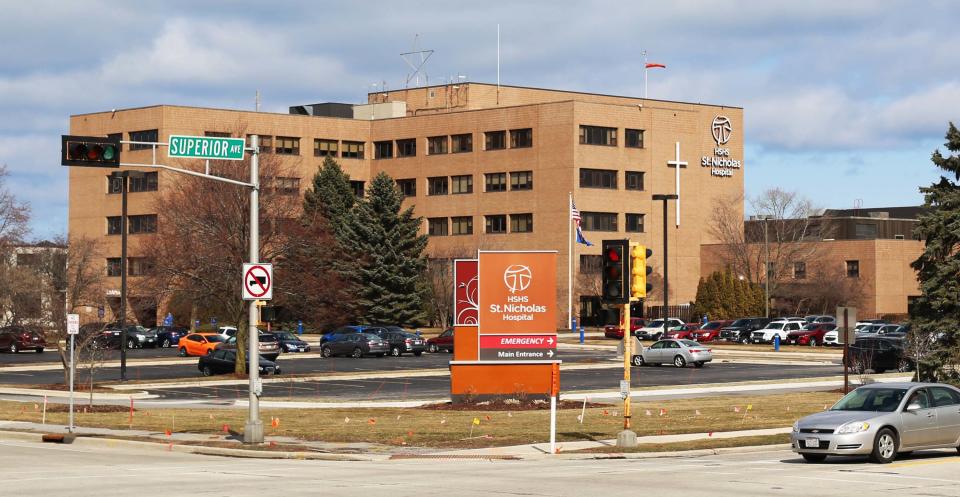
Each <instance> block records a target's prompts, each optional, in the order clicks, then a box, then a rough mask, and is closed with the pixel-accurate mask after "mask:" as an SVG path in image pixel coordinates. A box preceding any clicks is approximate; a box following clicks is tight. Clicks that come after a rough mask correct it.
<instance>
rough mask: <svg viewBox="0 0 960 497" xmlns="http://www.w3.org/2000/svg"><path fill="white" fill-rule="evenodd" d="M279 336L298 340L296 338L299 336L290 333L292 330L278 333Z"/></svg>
mask: <svg viewBox="0 0 960 497" xmlns="http://www.w3.org/2000/svg"><path fill="white" fill-rule="evenodd" d="M277 336H279V337H280V338H283V339H284V340H296V339H297V337H295V336H293V333H290V332H286V333H277Z"/></svg>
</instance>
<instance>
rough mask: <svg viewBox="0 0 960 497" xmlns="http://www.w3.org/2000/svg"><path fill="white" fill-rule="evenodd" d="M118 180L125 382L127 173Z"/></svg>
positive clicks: (123, 375)
mask: <svg viewBox="0 0 960 497" xmlns="http://www.w3.org/2000/svg"><path fill="white" fill-rule="evenodd" d="M114 174H116V175H117V176H119V178H120V381H127V231H128V230H127V177H128V174H127V171H121V172H120V173H119V174H118V173H114Z"/></svg>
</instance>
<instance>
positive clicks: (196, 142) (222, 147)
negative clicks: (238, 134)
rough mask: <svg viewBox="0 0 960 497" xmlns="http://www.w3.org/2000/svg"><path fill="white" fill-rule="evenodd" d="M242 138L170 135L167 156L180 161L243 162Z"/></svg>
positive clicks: (243, 141)
mask: <svg viewBox="0 0 960 497" xmlns="http://www.w3.org/2000/svg"><path fill="white" fill-rule="evenodd" d="M244 147H246V141H245V140H244V139H243V138H226V137H219V136H182V135H170V142H169V146H168V147H167V156H168V157H174V158H181V159H218V160H243V149H244Z"/></svg>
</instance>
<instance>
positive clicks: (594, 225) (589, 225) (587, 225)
mask: <svg viewBox="0 0 960 497" xmlns="http://www.w3.org/2000/svg"><path fill="white" fill-rule="evenodd" d="M619 217H620V216H619V214H617V213H616V212H581V213H580V227H581V228H582V229H583V231H619V227H618V224H617V219H618V218H619ZM624 220H625V221H626V226H625V228H624V230H625V231H626V232H627V233H643V232H644V226H643V223H644V214H632V213H627V214H624Z"/></svg>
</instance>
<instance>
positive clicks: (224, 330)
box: [217, 326, 237, 341]
mask: <svg viewBox="0 0 960 497" xmlns="http://www.w3.org/2000/svg"><path fill="white" fill-rule="evenodd" d="M217 333H219V334H220V336H222V337H223V339H224V341H226V340H229V339H230V338H232V337H235V336H237V327H236V326H221V327H219V328H217Z"/></svg>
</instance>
